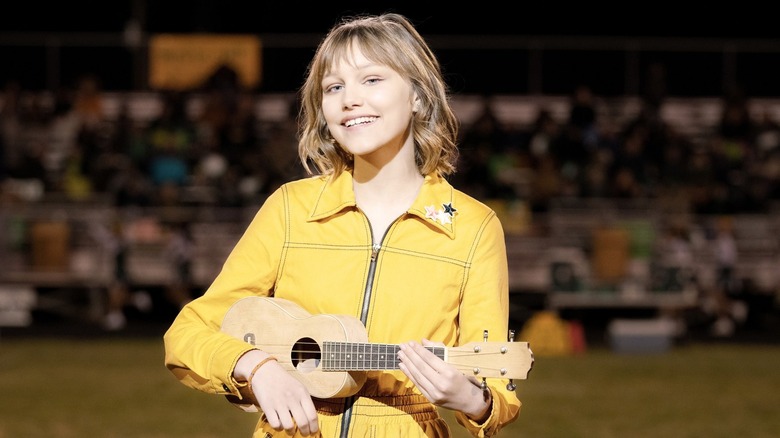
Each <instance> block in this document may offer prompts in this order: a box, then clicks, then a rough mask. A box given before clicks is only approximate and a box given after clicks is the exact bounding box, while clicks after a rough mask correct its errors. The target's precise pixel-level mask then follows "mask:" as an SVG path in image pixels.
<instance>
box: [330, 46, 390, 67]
mask: <svg viewBox="0 0 780 438" xmlns="http://www.w3.org/2000/svg"><path fill="white" fill-rule="evenodd" d="M330 58H331V59H330V62H328V63H327V65H325V74H328V73H331V72H334V71H337V70H340V69H344V68H347V67H352V68H357V69H359V68H363V67H367V66H370V65H386V64H385V63H384V62H381V61H380V60H378V59H376V58H377V57H376V56H372V54H371V53H369V52H368V51H367V50H364V49H363V48H362V47H361V46H360V44H359V43H358V42H357V41H354V40H353V41H352V42H351V43H350V44H349V45H345V46H343V47H340V48H337V49H335V50H334V51H333V53H332V54H331V57H330Z"/></svg>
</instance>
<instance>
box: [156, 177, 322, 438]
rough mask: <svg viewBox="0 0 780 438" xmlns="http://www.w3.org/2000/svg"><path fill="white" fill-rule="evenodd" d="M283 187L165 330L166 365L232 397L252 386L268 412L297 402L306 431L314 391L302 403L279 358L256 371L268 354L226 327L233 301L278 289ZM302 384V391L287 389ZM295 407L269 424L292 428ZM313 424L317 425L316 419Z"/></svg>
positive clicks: (188, 381)
mask: <svg viewBox="0 0 780 438" xmlns="http://www.w3.org/2000/svg"><path fill="white" fill-rule="evenodd" d="M283 191H284V189H280V190H279V191H277V192H275V193H274V194H272V195H271V196H270V197H269V198H268V200H267V201H266V202H265V203H264V204H263V206H262V207H261V209H260V211H259V212H258V213H257V215H256V216H255V217H254V219H253V220H252V222H251V223H250V224H249V226H248V227H247V229H246V231H245V232H244V235H243V236H242V237H241V239H239V241H238V243H237V244H236V246H235V248H234V249H233V251H232V252H231V253H230V255H229V256H228V258H227V260H226V262H225V264H224V266H223V268H222V271H221V272H220V273H219V275H218V276H217V278H216V279H215V280H214V281H213V283H212V284H211V285H210V286H209V289H208V290H207V291H206V293H205V294H203V296H201V297H199V298H197V299H195V300H193V301H192V302H190V303H189V304H187V305H186V306H185V307H184V308H183V309H182V310H181V311H180V312H179V314H178V315H177V316H176V318H175V320H174V321H173V323H172V324H171V326H170V327H169V329H168V330H167V332H166V333H165V335H164V342H165V365H166V367H167V368H168V369H169V370H170V371H171V372H172V373H173V375H174V376H175V377H176V378H177V379H179V381H180V382H181V383H183V384H184V385H186V386H189V387H191V388H194V389H197V390H200V391H203V392H207V393H211V394H221V395H225V396H229V400H231V401H245V400H242V399H243V398H244V397H245V393H242V391H241V390H242V389H245V388H247V386H248V387H249V388H250V389H252V391H253V392H255V393H256V394H257V395H258V396H259V397H258V402H259V403H258V404H259V406H260V407H261V408H267V409H268V410H269V411H268V412H274V411H276V410H279V411H281V410H282V409H283V408H281V407H279V406H282V405H283V404H284V403H295V402H297V403H298V405H297V406H299V407H300V409H299V411H300V412H301V414H298V415H296V414H295V413H294V414H293V415H296V420H298V416H300V415H303V416H302V417H301V419H300V421H299V423H302V425H301V430H302V431H303V430H304V428H305V427H306V426H305V424H310V420H309V421H307V420H306V418H310V416H311V412H312V411H313V409H314V408H313V404H312V402H311V397H310V396H308V392H307V393H306V397H308V403H309V404H311V408H310V409H308V408H307V407H305V406H303V404H302V402H301V399H302V398H304V397H303V396H302V395H301V393H300V391H301V390H303V391H305V388H304V387H303V385H302V384H300V382H298V381H297V380H296V379H294V378H293V377H291V376H290V375H289V373H287V372H286V371H284V370H283V369H282V368H281V367H280V366H278V365H277V364H276V363H272V362H267V363H265V364H264V365H263V366H262V367H260V368H258V369H256V370H255V367H257V365H259V364H260V363H261V361H263V360H264V359H265V358H266V357H267V356H268V354H267V353H265V352H262V351H260V350H258V349H256V348H254V347H253V346H252V345H250V344H248V343H246V342H244V341H242V340H240V339H237V338H234V337H232V336H230V335H228V334H226V333H223V332H221V331H220V326H221V323H222V319H223V317H224V315H225V313H226V312H227V310H228V309H229V308H230V306H231V305H232V304H233V303H235V302H236V301H237V300H239V299H241V298H243V297H246V296H252V295H256V296H268V295H270V294H271V293H272V291H273V289H274V284H275V281H276V276H277V267H278V266H279V260H280V258H281V253H282V248H283V244H284V240H285V219H284V209H285V202H284V196H283ZM252 371H255V372H254V375H253V378H252V381H251V383H250V382H248V380H249V377H250V375H251V374H252ZM296 385H297V386H298V392H297V393H296V394H293V395H290V394H289V393H288V392H284V390H283V388H296ZM280 388H282V389H280ZM291 399H295V401H294V402H290V401H289V400H291ZM272 403H279V404H272ZM264 410H265V409H264ZM291 410H295V409H287V410H286V411H285V412H286V415H287V417H288V418H284V415H285V414H278V415H276V416H275V417H273V418H271V415H268V417H269V418H268V421H269V423H270V424H271V425H272V426H273V427H285V428H287V427H292V420H291V419H290V418H289V416H290V411H291ZM268 412H266V413H268ZM280 416H281V417H282V418H280ZM314 418H315V419H316V412H315V414H314ZM310 428H312V426H310ZM313 428H314V430H316V423H315V424H314V426H313Z"/></svg>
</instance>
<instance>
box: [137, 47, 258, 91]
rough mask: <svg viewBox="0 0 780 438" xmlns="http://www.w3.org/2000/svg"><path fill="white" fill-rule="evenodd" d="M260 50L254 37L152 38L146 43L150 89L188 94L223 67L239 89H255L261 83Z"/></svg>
mask: <svg viewBox="0 0 780 438" xmlns="http://www.w3.org/2000/svg"><path fill="white" fill-rule="evenodd" d="M260 49H261V44H260V38H259V37H257V36H254V35H209V34H197V35H177V34H176V35H175V34H162V35H155V36H153V37H152V38H151V40H150V43H149V86H150V87H152V88H157V89H164V90H190V89H193V88H197V87H200V86H202V85H203V84H204V83H205V81H206V80H207V79H208V78H209V77H210V76H211V75H212V74H214V72H215V71H217V69H218V68H220V67H223V66H225V67H229V68H231V69H232V70H234V71H235V72H236V74H237V75H238V80H239V82H240V84H241V85H242V86H244V87H247V88H254V87H256V86H257V85H259V83H260V71H261V62H262V59H261V51H260Z"/></svg>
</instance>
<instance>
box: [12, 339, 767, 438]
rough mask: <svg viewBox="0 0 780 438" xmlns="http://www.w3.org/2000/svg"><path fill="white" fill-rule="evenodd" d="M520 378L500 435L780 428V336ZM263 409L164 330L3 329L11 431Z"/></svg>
mask: <svg viewBox="0 0 780 438" xmlns="http://www.w3.org/2000/svg"><path fill="white" fill-rule="evenodd" d="M518 383H519V384H518V389H517V390H518V392H519V395H520V397H521V399H522V400H523V403H524V406H523V410H522V413H521V414H520V418H519V419H518V420H517V421H516V422H515V423H513V424H512V425H511V426H510V427H508V428H506V429H504V431H503V433H502V434H501V435H500V436H505V437H575V438H576V437H588V438H594V437H654V438H655V437H681V438H684V437H690V438H699V437H724V438H725V437H729V438H730V437H751V438H754V437H755V438H762V437H767V438H768V437H777V436H778V434H779V433H780V346H777V345H774V346H767V345H737V344H706V345H693V344H689V345H680V346H675V347H674V348H673V349H672V350H670V351H668V352H666V353H661V354H654V355H636V354H634V355H627V354H617V353H614V352H611V351H610V350H608V349H606V348H591V349H590V350H588V351H587V352H586V353H584V354H582V355H579V356H568V357H537V358H536V362H535V365H534V369H533V371H532V373H531V375H530V376H529V379H528V380H523V381H519V382H518ZM254 415H255V414H248V413H244V412H242V411H239V410H238V409H236V408H234V407H232V406H230V405H229V404H228V403H227V401H225V400H224V399H223V398H222V397H218V396H211V395H206V394H202V393H199V392H197V391H194V390H191V389H189V388H186V387H184V386H183V385H181V384H180V383H178V382H177V381H176V380H174V378H173V377H172V375H171V374H169V373H168V371H167V370H166V369H165V367H164V366H163V346H162V340H161V338H155V337H151V338H139V339H136V338H122V337H117V338H111V337H105V338H98V339H88V340H79V339H73V338H63V339H58V338H32V339H25V338H21V339H15V338H11V339H0V438H27V437H35V438H38V437H47V438H76V437H78V438H83V437H90V438H112V437H144V438H154V437H166V438H169V437H188V438H197V437H203V438H206V437H239V438H241V437H249V436H251V431H252V429H253V425H254V422H255V417H254ZM447 418H448V419H449V420H450V421H451V420H452V416H450V415H447ZM452 424H453V431H454V432H455V436H456V437H458V438H460V437H466V436H467V435H465V434H464V433H463V431H462V430H461V429H459V426H457V425H456V424H455V423H454V422H452Z"/></svg>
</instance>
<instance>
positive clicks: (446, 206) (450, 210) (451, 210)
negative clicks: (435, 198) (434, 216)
mask: <svg viewBox="0 0 780 438" xmlns="http://www.w3.org/2000/svg"><path fill="white" fill-rule="evenodd" d="M441 206H442V207H444V213H447V214H448V215H450V217H452V216H455V212H456V211H458V210H456V209H455V208H454V207H453V206H452V203H451V202H449V203H447V204H442V205H441Z"/></svg>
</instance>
